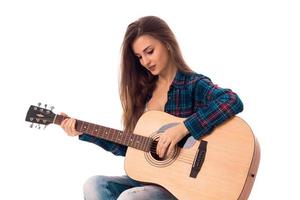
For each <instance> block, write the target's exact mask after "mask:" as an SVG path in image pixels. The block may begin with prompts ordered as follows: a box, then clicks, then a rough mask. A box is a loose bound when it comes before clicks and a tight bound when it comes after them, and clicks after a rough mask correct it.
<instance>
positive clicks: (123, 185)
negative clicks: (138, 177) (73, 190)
mask: <svg viewBox="0 0 300 200" xmlns="http://www.w3.org/2000/svg"><path fill="white" fill-rule="evenodd" d="M138 186H141V184H140V183H139V182H137V181H135V180H133V179H131V178H129V177H128V176H93V177H91V178H89V179H88V180H87V181H86V182H85V184H84V186H83V192H84V198H85V199H86V200H100V199H105V200H109V199H112V200H113V199H117V197H118V196H119V195H120V194H121V193H122V192H123V191H125V190H127V189H130V188H132V187H138Z"/></svg>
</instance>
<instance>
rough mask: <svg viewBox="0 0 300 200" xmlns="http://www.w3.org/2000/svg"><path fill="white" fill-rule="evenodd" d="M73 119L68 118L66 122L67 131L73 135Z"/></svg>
mask: <svg viewBox="0 0 300 200" xmlns="http://www.w3.org/2000/svg"><path fill="white" fill-rule="evenodd" d="M71 126H72V120H71V119H66V123H65V131H66V132H67V133H68V135H69V136H72V128H71Z"/></svg>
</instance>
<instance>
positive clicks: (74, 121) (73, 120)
mask: <svg viewBox="0 0 300 200" xmlns="http://www.w3.org/2000/svg"><path fill="white" fill-rule="evenodd" d="M75 125H76V119H71V131H72V134H73V136H76V135H79V132H78V131H76V128H75Z"/></svg>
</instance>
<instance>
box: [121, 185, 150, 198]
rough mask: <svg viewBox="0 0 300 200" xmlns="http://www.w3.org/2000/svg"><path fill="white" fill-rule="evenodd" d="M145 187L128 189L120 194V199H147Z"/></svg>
mask: <svg viewBox="0 0 300 200" xmlns="http://www.w3.org/2000/svg"><path fill="white" fill-rule="evenodd" d="M144 192H145V188H144V187H134V188H131V189H127V190H125V191H124V192H122V193H121V194H120V196H119V197H118V200H128V199H130V200H141V199H145V194H144Z"/></svg>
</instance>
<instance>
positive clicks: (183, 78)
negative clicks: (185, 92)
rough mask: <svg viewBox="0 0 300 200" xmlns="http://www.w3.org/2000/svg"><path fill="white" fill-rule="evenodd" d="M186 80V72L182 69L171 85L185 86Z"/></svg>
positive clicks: (176, 86) (178, 71)
mask: <svg viewBox="0 0 300 200" xmlns="http://www.w3.org/2000/svg"><path fill="white" fill-rule="evenodd" d="M185 82H186V73H185V72H183V71H180V70H177V72H176V75H175V78H174V80H173V82H172V84H171V86H170V87H175V88H182V87H184V86H185Z"/></svg>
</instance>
